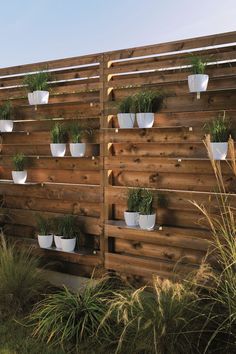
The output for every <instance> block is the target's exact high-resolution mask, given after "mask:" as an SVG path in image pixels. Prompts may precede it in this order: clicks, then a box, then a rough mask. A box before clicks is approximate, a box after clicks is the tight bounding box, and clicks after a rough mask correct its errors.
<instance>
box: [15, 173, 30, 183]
mask: <svg viewBox="0 0 236 354" xmlns="http://www.w3.org/2000/svg"><path fill="white" fill-rule="evenodd" d="M11 174H12V179H13V182H14V183H16V184H24V183H25V181H26V179H27V171H11Z"/></svg>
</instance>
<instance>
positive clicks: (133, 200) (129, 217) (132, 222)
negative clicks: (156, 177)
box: [124, 188, 142, 227]
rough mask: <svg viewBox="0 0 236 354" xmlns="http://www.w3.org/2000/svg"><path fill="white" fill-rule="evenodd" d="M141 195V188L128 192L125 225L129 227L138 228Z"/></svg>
mask: <svg viewBox="0 0 236 354" xmlns="http://www.w3.org/2000/svg"><path fill="white" fill-rule="evenodd" d="M141 193H142V189H140V188H131V189H129V191H128V199H127V210H126V211H125V212H124V218H125V223H126V225H127V226H130V227H132V226H133V227H134V226H138V221H139V206H140V203H141Z"/></svg>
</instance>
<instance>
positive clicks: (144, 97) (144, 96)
mask: <svg viewBox="0 0 236 354" xmlns="http://www.w3.org/2000/svg"><path fill="white" fill-rule="evenodd" d="M163 98H164V97H163V94H162V93H160V92H157V91H147V90H146V91H140V92H138V93H137V94H136V95H134V97H133V100H134V105H135V112H136V113H150V112H153V113H156V112H158V111H159V110H160V109H161V107H162V104H163Z"/></svg>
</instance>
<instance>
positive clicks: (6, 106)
mask: <svg viewBox="0 0 236 354" xmlns="http://www.w3.org/2000/svg"><path fill="white" fill-rule="evenodd" d="M13 115H14V110H13V106H12V103H11V101H6V102H5V103H3V104H2V105H1V106H0V119H2V120H12V119H13V118H14V117H13Z"/></svg>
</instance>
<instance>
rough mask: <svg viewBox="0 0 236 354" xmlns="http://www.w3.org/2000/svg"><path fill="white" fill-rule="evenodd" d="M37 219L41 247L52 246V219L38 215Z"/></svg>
mask: <svg viewBox="0 0 236 354" xmlns="http://www.w3.org/2000/svg"><path fill="white" fill-rule="evenodd" d="M36 221H37V230H38V243H39V247H41V248H51V247H52V243H53V234H52V233H51V223H50V220H48V219H46V218H44V217H43V216H41V215H38V216H37V219H36Z"/></svg>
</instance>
